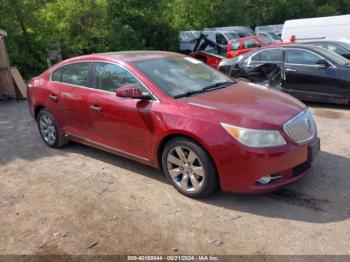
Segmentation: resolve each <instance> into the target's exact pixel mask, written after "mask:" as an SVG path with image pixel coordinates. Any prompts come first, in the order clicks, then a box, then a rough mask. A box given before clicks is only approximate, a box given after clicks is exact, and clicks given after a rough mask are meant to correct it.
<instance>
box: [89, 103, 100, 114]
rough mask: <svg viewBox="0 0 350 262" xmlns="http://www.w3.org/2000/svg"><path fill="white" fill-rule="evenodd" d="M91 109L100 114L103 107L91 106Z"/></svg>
mask: <svg viewBox="0 0 350 262" xmlns="http://www.w3.org/2000/svg"><path fill="white" fill-rule="evenodd" d="M90 109H91V110H92V111H94V112H96V113H100V112H101V107H99V106H96V105H92V106H90Z"/></svg>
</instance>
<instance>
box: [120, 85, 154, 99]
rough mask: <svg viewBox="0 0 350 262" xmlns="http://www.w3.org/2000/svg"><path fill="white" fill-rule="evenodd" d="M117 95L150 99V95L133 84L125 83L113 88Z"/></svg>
mask: <svg viewBox="0 0 350 262" xmlns="http://www.w3.org/2000/svg"><path fill="white" fill-rule="evenodd" d="M115 94H116V96H117V97H124V98H131V99H142V100H151V99H152V96H151V95H150V94H149V93H146V92H142V91H141V90H140V88H138V87H137V86H136V85H134V84H126V85H124V86H122V87H119V88H117V89H116V90H115Z"/></svg>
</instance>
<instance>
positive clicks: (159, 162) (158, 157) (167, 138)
mask: <svg viewBox="0 0 350 262" xmlns="http://www.w3.org/2000/svg"><path fill="white" fill-rule="evenodd" d="M176 137H183V138H187V139H189V140H192V141H193V142H195V143H196V144H198V145H199V146H201V147H202V148H203V149H204V151H205V152H206V153H207V154H208V155H209V157H210V159H211V160H212V161H213V164H214V168H215V170H216V173H217V176H218V181H219V185H220V175H219V172H218V168H217V164H216V162H215V159H214V158H213V157H212V156H211V154H210V152H209V150H208V147H209V146H208V145H206V144H205V143H204V141H203V140H201V139H200V138H199V137H197V136H195V135H193V134H191V133H187V132H183V131H173V132H171V133H168V134H166V135H165V136H163V137H162V138H161V139H160V141H159V143H158V146H157V148H156V158H155V159H156V161H157V163H156V165H157V167H158V168H160V169H162V152H163V149H164V147H165V145H166V144H167V143H168V142H169V141H170V140H171V139H173V138H176Z"/></svg>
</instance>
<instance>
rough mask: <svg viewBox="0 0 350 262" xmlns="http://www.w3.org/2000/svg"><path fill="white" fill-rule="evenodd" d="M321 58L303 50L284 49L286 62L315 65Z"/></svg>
mask: <svg viewBox="0 0 350 262" xmlns="http://www.w3.org/2000/svg"><path fill="white" fill-rule="evenodd" d="M320 59H322V58H320V57H319V56H317V55H315V54H313V53H311V52H309V51H305V50H298V49H289V50H286V58H285V61H286V63H289V64H300V65H316V64H317V62H318V61H319V60H320Z"/></svg>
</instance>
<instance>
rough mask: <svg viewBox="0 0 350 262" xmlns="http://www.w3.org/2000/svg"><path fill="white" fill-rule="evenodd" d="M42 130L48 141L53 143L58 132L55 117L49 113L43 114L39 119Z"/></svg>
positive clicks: (44, 137) (50, 143)
mask: <svg viewBox="0 0 350 262" xmlns="http://www.w3.org/2000/svg"><path fill="white" fill-rule="evenodd" d="M39 127H40V132H41V135H42V137H43V139H44V140H45V142H46V143H48V144H49V145H53V144H54V143H55V142H56V138H57V132H56V127H55V124H54V121H53V119H52V118H51V117H50V116H49V115H47V114H43V115H41V117H40V119H39Z"/></svg>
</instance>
